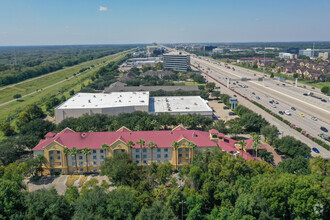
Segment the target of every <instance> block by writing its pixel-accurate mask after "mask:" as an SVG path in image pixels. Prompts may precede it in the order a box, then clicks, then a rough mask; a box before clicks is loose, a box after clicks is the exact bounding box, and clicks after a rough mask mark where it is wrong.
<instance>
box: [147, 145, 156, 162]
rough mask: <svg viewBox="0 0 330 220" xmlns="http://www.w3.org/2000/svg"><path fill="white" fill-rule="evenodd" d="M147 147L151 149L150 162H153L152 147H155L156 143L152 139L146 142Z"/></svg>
mask: <svg viewBox="0 0 330 220" xmlns="http://www.w3.org/2000/svg"><path fill="white" fill-rule="evenodd" d="M147 145H148V147H149V148H150V149H151V162H153V157H154V152H153V149H154V148H157V147H158V146H157V144H156V143H155V142H153V141H149V143H148V144H147Z"/></svg>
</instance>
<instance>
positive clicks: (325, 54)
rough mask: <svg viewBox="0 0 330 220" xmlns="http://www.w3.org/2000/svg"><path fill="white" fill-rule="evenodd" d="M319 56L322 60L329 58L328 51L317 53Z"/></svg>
mask: <svg viewBox="0 0 330 220" xmlns="http://www.w3.org/2000/svg"><path fill="white" fill-rule="evenodd" d="M319 58H321V59H322V60H327V59H329V52H324V53H319Z"/></svg>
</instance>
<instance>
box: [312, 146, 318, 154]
mask: <svg viewBox="0 0 330 220" xmlns="http://www.w3.org/2000/svg"><path fill="white" fill-rule="evenodd" d="M312 150H313V151H314V152H315V153H318V154H319V153H320V151H319V149H317V148H316V147H313V148H312Z"/></svg>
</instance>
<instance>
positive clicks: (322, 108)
mask: <svg viewBox="0 0 330 220" xmlns="http://www.w3.org/2000/svg"><path fill="white" fill-rule="evenodd" d="M192 61H193V62H195V63H196V62H197V63H199V64H200V65H201V64H202V65H204V66H206V67H207V68H210V69H212V70H214V71H216V72H219V73H220V74H222V75H225V76H227V77H229V78H234V79H240V78H241V77H250V75H247V74H246V73H242V72H240V71H233V70H228V69H226V68H225V67H223V66H219V65H216V64H213V63H209V62H208V61H205V60H201V59H196V58H192ZM277 83H278V82H276V81H274V80H266V81H265V87H264V86H263V85H262V82H257V81H246V82H244V84H246V85H248V86H250V87H251V86H252V87H256V88H258V89H259V90H260V91H262V92H263V93H265V94H269V95H271V96H273V97H276V98H277V99H279V100H281V101H285V102H287V103H292V105H294V106H295V107H296V108H299V109H304V110H305V111H306V112H308V113H309V114H311V115H315V116H316V117H318V118H320V119H322V120H323V121H325V122H327V123H330V111H329V110H330V104H329V102H327V103H323V102H321V101H320V100H318V99H315V98H312V97H308V98H309V99H308V100H305V99H304V98H305V96H303V95H302V93H299V91H297V92H296V91H295V93H298V94H299V96H298V94H293V92H292V87H291V88H290V89H287V88H286V87H289V86H282V87H280V89H279V86H277ZM297 89H299V88H297Z"/></svg>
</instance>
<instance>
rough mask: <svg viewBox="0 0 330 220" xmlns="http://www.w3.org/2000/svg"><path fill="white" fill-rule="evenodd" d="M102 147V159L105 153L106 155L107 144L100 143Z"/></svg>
mask: <svg viewBox="0 0 330 220" xmlns="http://www.w3.org/2000/svg"><path fill="white" fill-rule="evenodd" d="M102 149H103V154H104V155H103V156H104V159H105V157H106V155H107V150H108V149H109V145H107V144H102Z"/></svg>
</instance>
